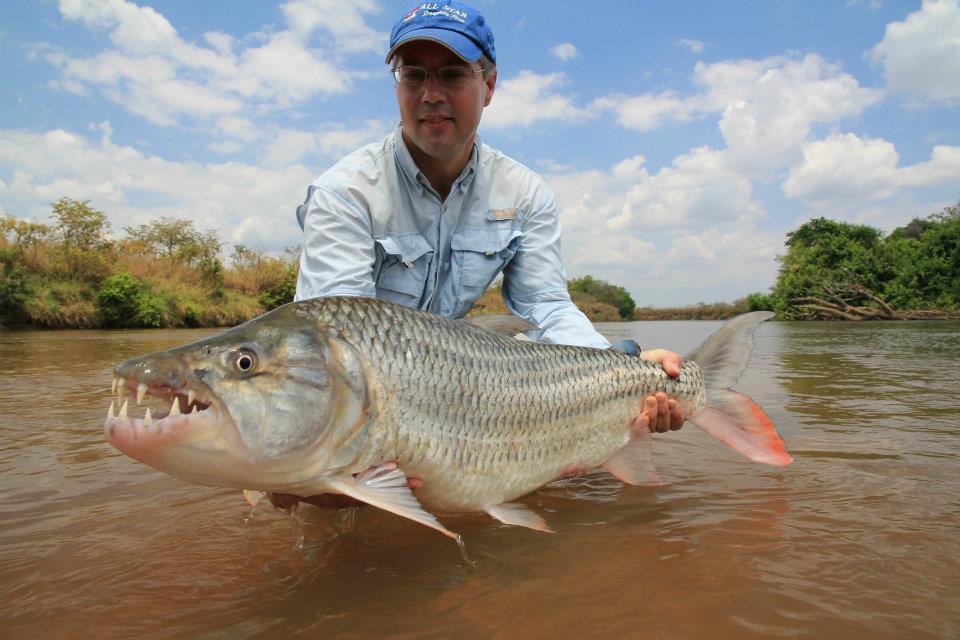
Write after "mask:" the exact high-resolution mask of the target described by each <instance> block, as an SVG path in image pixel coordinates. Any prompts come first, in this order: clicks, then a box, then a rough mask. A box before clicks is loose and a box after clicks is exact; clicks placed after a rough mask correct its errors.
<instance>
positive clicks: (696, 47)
mask: <svg viewBox="0 0 960 640" xmlns="http://www.w3.org/2000/svg"><path fill="white" fill-rule="evenodd" d="M677 44H678V45H680V46H681V47H686V48H687V49H690V51H692V52H694V53H703V50H704V48H705V47H706V45H704V44H703V43H702V42H700V41H699V40H694V39H693V38H680V39H679V40H677Z"/></svg>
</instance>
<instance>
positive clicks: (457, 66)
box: [390, 64, 487, 89]
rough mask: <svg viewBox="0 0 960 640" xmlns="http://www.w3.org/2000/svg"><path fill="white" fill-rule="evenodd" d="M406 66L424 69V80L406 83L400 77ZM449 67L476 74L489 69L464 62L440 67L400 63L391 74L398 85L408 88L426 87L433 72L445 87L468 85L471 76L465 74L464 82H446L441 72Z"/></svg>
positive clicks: (455, 87)
mask: <svg viewBox="0 0 960 640" xmlns="http://www.w3.org/2000/svg"><path fill="white" fill-rule="evenodd" d="M404 67H406V68H410V69H420V70H421V71H423V72H424V74H425V75H424V76H423V81H422V82H418V83H415V84H409V83H404V82H403V80H401V78H400V70H401V69H403V68H404ZM447 69H457V70H458V71H466V72H468V73H472V74H474V75H476V74H478V73H480V74H484V73H485V72H486V71H487V69H485V68H482V67H481V68H480V69H475V68H473V67H468V66H467V65H463V64H448V65H445V66H443V67H440V68H439V69H428V68H427V67H424V66H423V65H419V64H399V65H397V66H395V67H393V68H392V69H390V74H391V75H392V76H393V79H394V81H395V82H396V83H397V85H398V86H400V87H404V88H406V89H419V88H421V87H424V86H425V85H426V84H427V81H428V80H429V79H430V75H431V74H432V75H435V76H436V77H437V82H439V83H440V86H442V87H444V88H445V89H460V88H463V87H464V86H466V84H467V82H466V81H467V80H468V79H469V76H464V83H463V84H448V83H446V82H444V81H443V78H441V77H440V74H441V73H442V72H444V71H446V70H447Z"/></svg>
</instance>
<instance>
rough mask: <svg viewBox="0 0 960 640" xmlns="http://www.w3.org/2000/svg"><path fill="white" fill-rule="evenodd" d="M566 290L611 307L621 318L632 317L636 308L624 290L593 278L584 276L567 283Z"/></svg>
mask: <svg viewBox="0 0 960 640" xmlns="http://www.w3.org/2000/svg"><path fill="white" fill-rule="evenodd" d="M567 288H568V289H569V290H570V291H571V293H572V292H576V293H581V294H584V295H586V296H589V297H591V298H593V299H594V300H596V301H598V302H603V303H606V304H609V305H613V306H614V307H615V308H616V309H617V312H618V313H619V314H620V317H621V318H631V317H633V310H634V309H635V308H636V306H637V305H636V303H635V302H634V301H633V298H631V297H630V294H629V293H627V290H626V289H624V288H623V287H618V286H617V285H613V284H610V283H609V282H604V281H603V280H599V279H596V278H594V277H593V276H584V277H582V278H578V279H576V280H571V281H570V282H568V283H567Z"/></svg>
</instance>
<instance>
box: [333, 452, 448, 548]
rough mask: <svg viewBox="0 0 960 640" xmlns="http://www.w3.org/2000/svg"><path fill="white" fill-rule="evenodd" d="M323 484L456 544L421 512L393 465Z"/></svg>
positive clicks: (403, 477) (405, 478)
mask: <svg viewBox="0 0 960 640" xmlns="http://www.w3.org/2000/svg"><path fill="white" fill-rule="evenodd" d="M327 485H328V486H329V488H330V489H332V490H334V491H338V492H340V493H342V494H344V495H348V496H350V497H351V498H355V499H357V500H360V501H361V502H366V503H367V504H370V505H373V506H375V507H379V508H381V509H383V510H384V511H389V512H390V513H395V514H397V515H398V516H403V517H404V518H409V519H411V520H413V521H414V522H419V523H420V524H425V525H427V526H428V527H430V528H431V529H436V530H437V531H439V532H440V533H442V534H443V535H445V536H449V537H450V538H453V539H454V540H457V541H458V542H459V541H460V536H459V535H458V534H456V533H453V532H452V531H450V530H449V529H447V528H446V527H444V526H443V525H442V524H440V522H439V521H438V520H437V519H436V518H435V517H434V516H433V514H431V513H428V512H426V511H424V509H423V507H421V506H420V503H419V502H418V501H417V498H416V496H414V495H413V492H412V491H410V487H409V486H408V485H407V476H406V475H404V473H403V471H401V470H400V469H398V468H397V466H396V465H394V464H382V465H380V466H379V467H375V468H374V469H372V470H369V471H365V472H364V473H362V474H361V475H359V476H358V477H356V478H354V477H353V476H352V475H349V474H341V475H338V476H334V477H333V478H331V479H329V480H328V481H327Z"/></svg>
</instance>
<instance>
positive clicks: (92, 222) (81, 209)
mask: <svg viewBox="0 0 960 640" xmlns="http://www.w3.org/2000/svg"><path fill="white" fill-rule="evenodd" d="M52 207H53V215H52V216H51V217H53V218H54V219H55V220H56V221H57V224H55V225H54V227H53V229H54V231H55V232H56V233H57V236H58V237H59V239H60V241H61V243H62V244H63V246H64V248H67V249H81V250H92V249H100V248H103V247H104V246H105V245H107V244H108V240H107V234H108V233H109V232H110V223H109V222H108V221H107V215H106V214H105V213H103V212H102V211H97V210H96V209H94V208H92V207H91V206H90V201H89V200H84V201H83V202H78V201H76V200H72V199H70V198H60V199H59V200H57V201H56V202H54V203H53V205H52Z"/></svg>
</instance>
